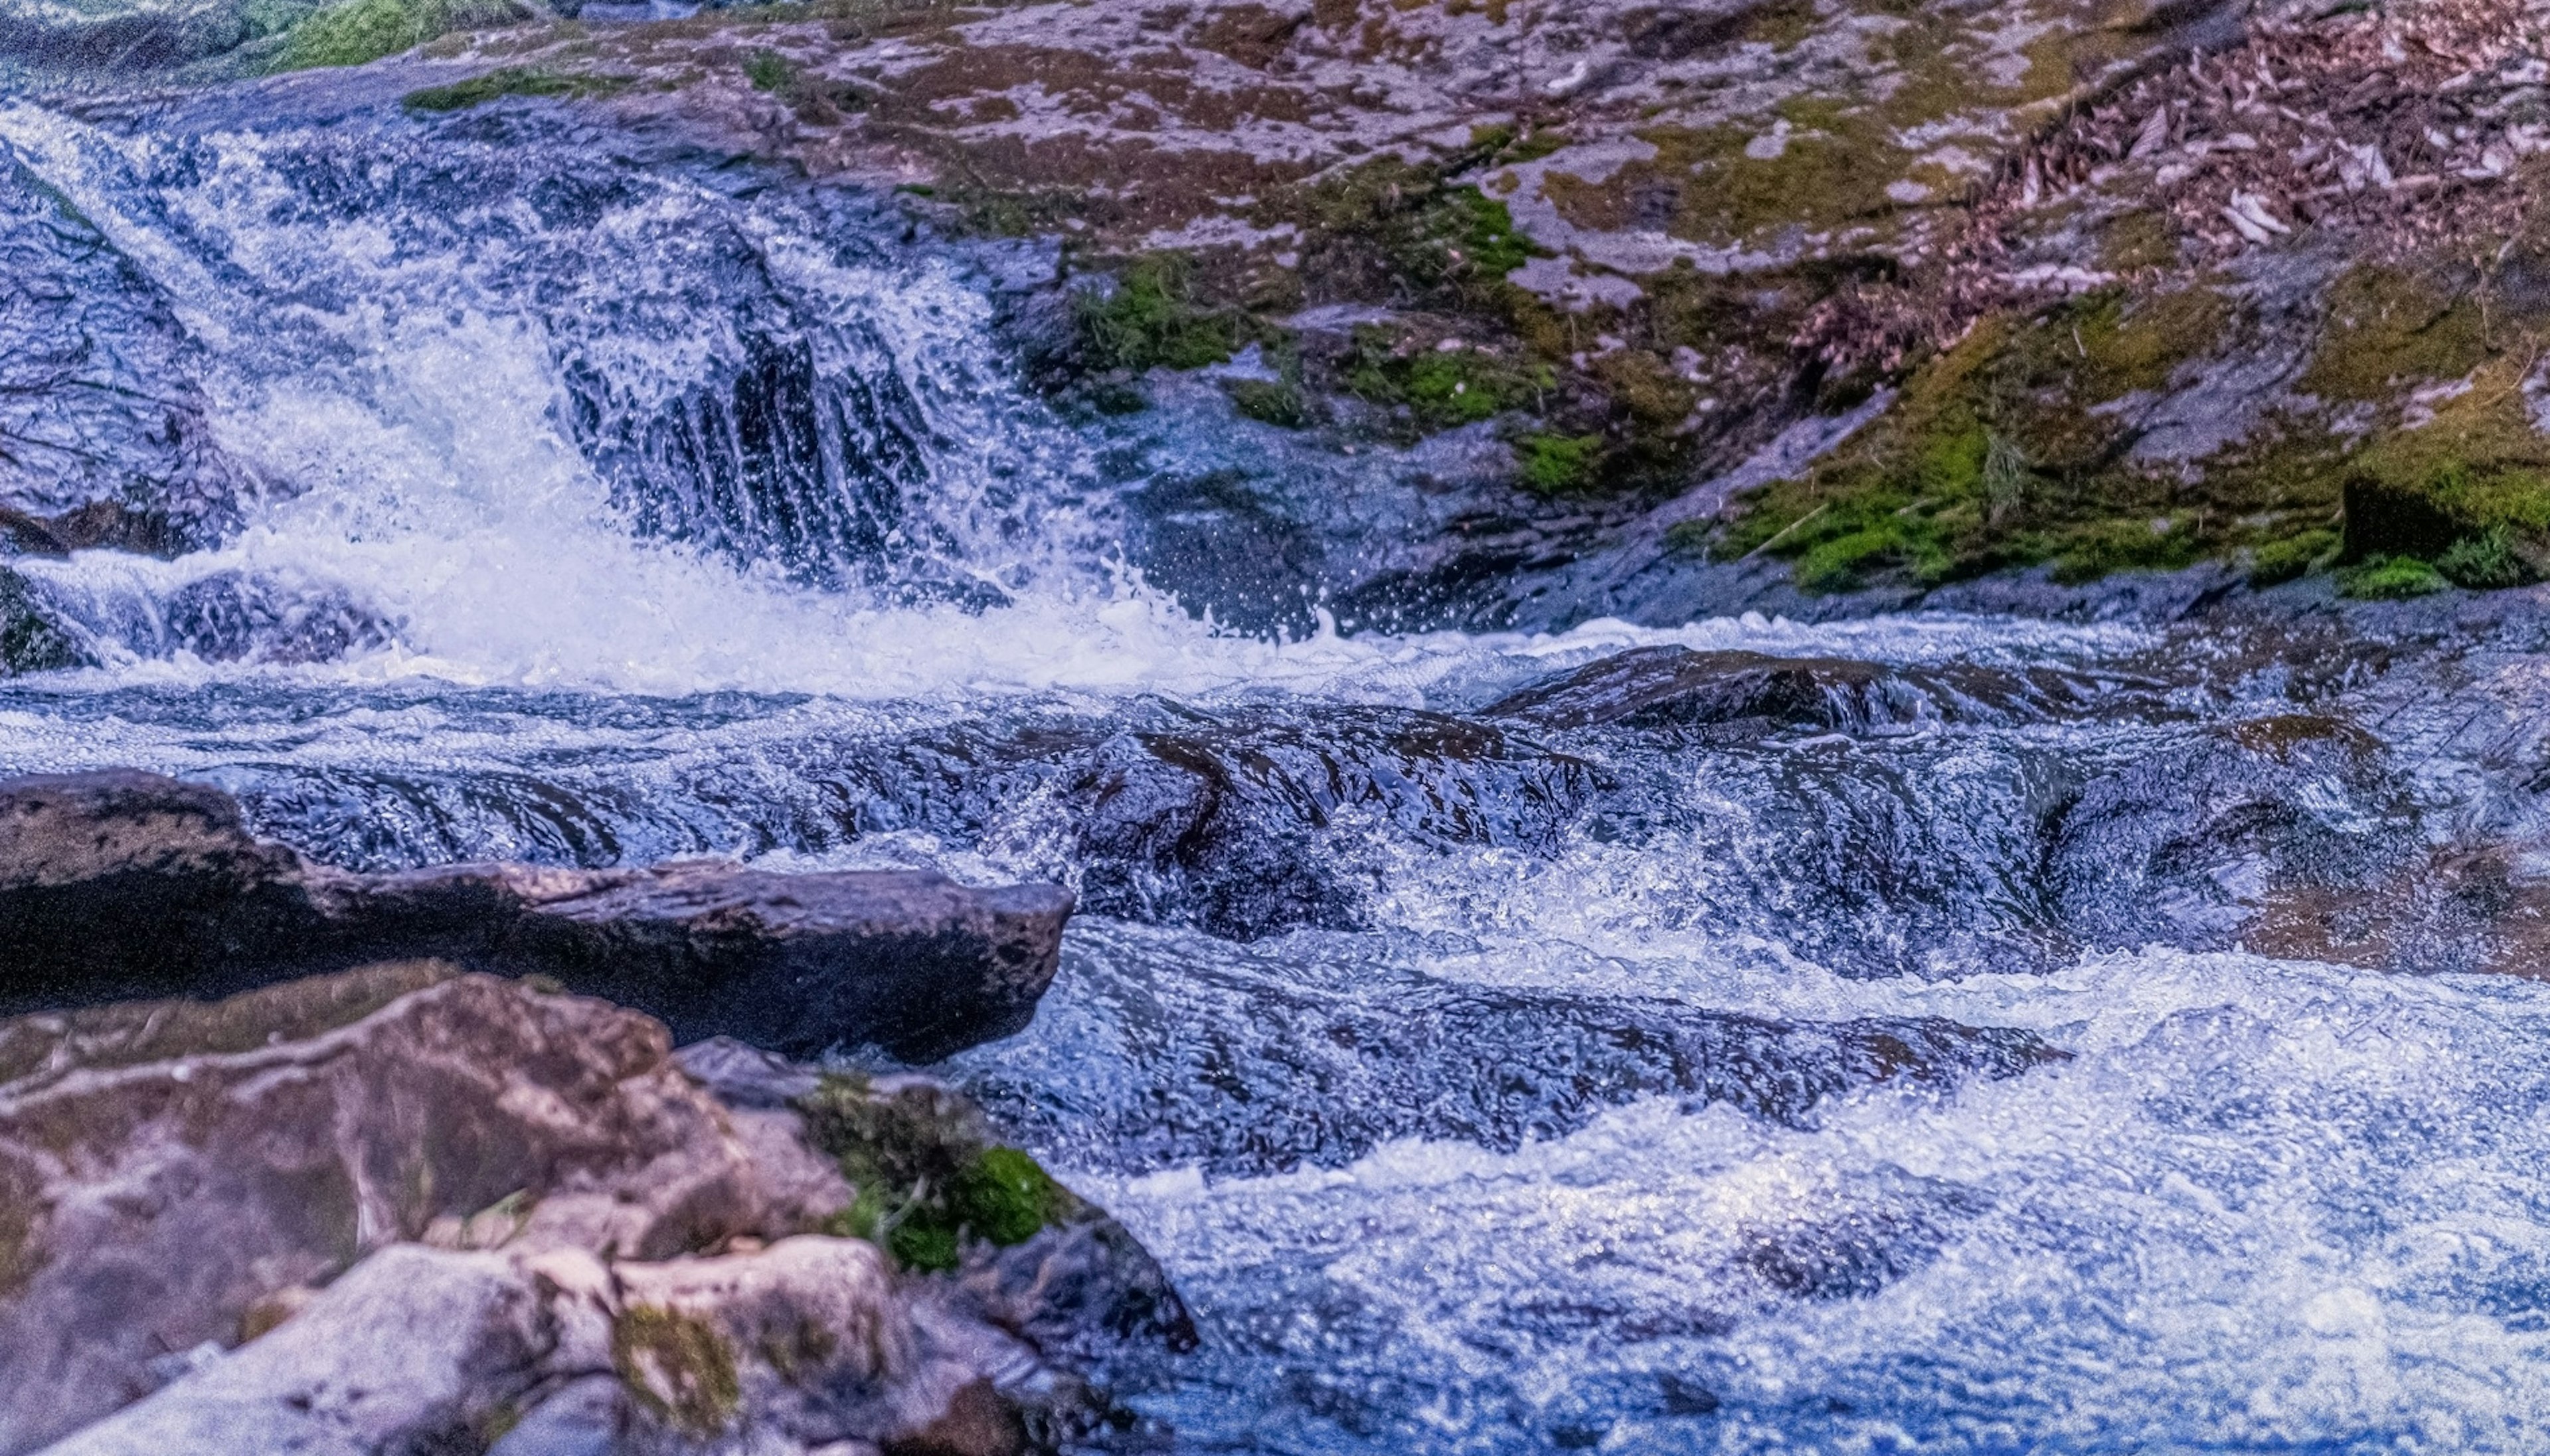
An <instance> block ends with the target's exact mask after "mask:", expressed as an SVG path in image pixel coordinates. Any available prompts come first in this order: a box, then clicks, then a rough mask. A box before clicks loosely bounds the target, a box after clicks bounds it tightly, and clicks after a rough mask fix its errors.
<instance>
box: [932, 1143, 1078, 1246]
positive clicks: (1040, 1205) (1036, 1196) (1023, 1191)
mask: <svg viewBox="0 0 2550 1456" xmlns="http://www.w3.org/2000/svg"><path fill="white" fill-rule="evenodd" d="M948 1206H949V1211H950V1213H952V1214H953V1215H954V1217H955V1221H956V1223H957V1225H958V1226H960V1227H962V1228H965V1229H967V1230H968V1231H970V1232H972V1233H974V1234H975V1235H976V1236H978V1237H981V1238H987V1239H990V1240H991V1241H992V1242H994V1243H996V1244H1000V1245H1002V1246H1004V1247H1007V1246H1008V1245H1010V1244H1017V1243H1025V1242H1027V1241H1028V1240H1029V1239H1030V1238H1033V1237H1034V1236H1035V1234H1036V1232H1037V1230H1039V1229H1041V1228H1043V1227H1044V1226H1045V1225H1046V1224H1047V1223H1050V1222H1052V1221H1053V1220H1054V1218H1055V1216H1056V1215H1057V1214H1058V1213H1060V1212H1061V1211H1062V1197H1061V1189H1060V1188H1059V1187H1058V1186H1057V1185H1056V1184H1055V1183H1054V1181H1053V1179H1052V1178H1051V1177H1050V1176H1048V1175H1047V1174H1046V1172H1045V1171H1044V1169H1042V1168H1040V1167H1038V1166H1037V1165H1036V1160H1035V1159H1033V1158H1031V1157H1029V1156H1028V1155H1027V1154H1026V1153H1023V1152H1021V1151H1019V1150H1018V1149H1017V1148H1014V1147H987V1148H985V1149H983V1151H982V1152H981V1153H980V1154H978V1155H977V1156H976V1157H975V1159H974V1161H973V1162H972V1163H971V1164H969V1165H967V1166H966V1168H965V1169H964V1170H963V1171H961V1172H960V1173H958V1174H957V1176H956V1183H955V1187H954V1188H953V1189H951V1190H950V1192H949V1197H948Z"/></svg>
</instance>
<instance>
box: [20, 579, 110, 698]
mask: <svg viewBox="0 0 2550 1456" xmlns="http://www.w3.org/2000/svg"><path fill="white" fill-rule="evenodd" d="M92 665H93V664H92V662H91V661H90V659H89V655H88V653H87V652H86V651H84V650H82V649H81V647H80V644H79V641H78V639H77V638H75V637H73V636H72V635H71V634H70V632H69V631H67V630H66V629H64V628H63V627H62V625H61V624H60V623H59V622H58V621H56V620H55V619H54V618H53V616H52V614H51V613H50V612H49V611H47V610H46V608H45V606H44V604H43V603H42V602H40V601H38V600H37V598H36V596H35V594H34V593H33V592H31V591H29V590H28V588H27V579H26V578H25V577H23V576H20V575H19V574H18V573H16V572H14V571H11V570H10V569H8V568H7V567H5V566H0V677H13V676H15V675H17V674H19V673H22V672H55V671H59V670H61V669H63V668H69V667H88V666H92Z"/></svg>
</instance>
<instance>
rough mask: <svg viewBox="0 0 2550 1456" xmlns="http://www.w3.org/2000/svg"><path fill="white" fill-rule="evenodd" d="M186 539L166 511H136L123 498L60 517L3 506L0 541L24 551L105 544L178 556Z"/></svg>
mask: <svg viewBox="0 0 2550 1456" xmlns="http://www.w3.org/2000/svg"><path fill="white" fill-rule="evenodd" d="M187 544H188V541H187V536H186V533H185V532H184V531H183V530H182V529H181V528H180V527H179V526H178V525H177V523H176V522H174V521H171V520H170V519H169V518H168V517H167V516H166V515H165V514H164V513H162V512H159V511H153V510H137V509H135V508H133V507H130V506H127V505H125V504H124V503H123V502H121V501H90V502H88V503H87V504H86V505H82V506H77V507H74V508H72V509H71V510H68V511H64V512H62V513H61V514H60V515H58V516H39V515H36V514H34V513H32V512H27V511H20V510H15V509H12V508H11V507H9V506H7V505H0V546H5V548H6V549H7V550H9V551H12V552H16V553H19V554H22V555H39V556H62V555H68V554H69V553H71V552H72V551H91V550H100V549H104V550H115V551H133V552H136V553H138V554H141V555H145V556H174V555H176V554H177V553H178V552H180V551H182V550H184V549H185V548H186V546H187Z"/></svg>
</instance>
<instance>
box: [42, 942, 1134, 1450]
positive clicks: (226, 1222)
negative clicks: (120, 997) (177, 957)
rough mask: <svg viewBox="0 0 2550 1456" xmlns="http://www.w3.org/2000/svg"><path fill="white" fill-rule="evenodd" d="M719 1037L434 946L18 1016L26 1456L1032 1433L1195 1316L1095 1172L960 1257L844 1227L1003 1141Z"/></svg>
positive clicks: (800, 1442) (1015, 1441)
mask: <svg viewBox="0 0 2550 1456" xmlns="http://www.w3.org/2000/svg"><path fill="white" fill-rule="evenodd" d="M686 1060H688V1059H676V1058H675V1056H674V1055H673V1053H672V1052H671V1049H670V1038H669V1037H668V1036H667V1035H666V1034H665V1029H664V1027H663V1025H662V1023H660V1022H658V1021H655V1020H653V1019H648V1018H646V1017H642V1016H639V1015H638V1014H636V1013H633V1012H628V1011H624V1010H621V1009H619V1008H616V1007H612V1006H609V1005H606V1004H604V1003H601V1002H597V1001H592V1000H588V999H584V998H578V997H569V996H561V995H554V994H548V993H544V992H539V991H536V990H533V989H531V988H530V987H528V986H526V985H523V984H521V983H514V982H504V981H499V980H495V979H492V978H490V977H486V976H483V975H476V974H468V973H462V972H458V971H456V970H454V969H453V968H451V967H449V966H446V965H439V964H434V963H422V962H406V963H396V964H387V965H379V966H372V967H366V968H362V969H359V970H355V971H351V972H346V973H343V974H340V975H337V976H332V977H323V978H317V979H313V980H305V981H299V982H293V983H289V984H286V985H282V986H275V987H269V988H265V989H263V990H259V991H254V992H250V993H247V994H245V995H244V996H241V997H239V998H235V999H233V1000H231V1001H228V1002H223V1003H218V1004H210V1005H207V1004H201V1003H186V1002H179V1003H161V1004H155V1005H152V1004H146V1005H127V1006H116V1007H108V1008H98V1009H92V1010H88V1011H79V1012H69V1013H55V1014H48V1015H44V1016H38V1017H30V1018H21V1019H16V1020H11V1021H0V1192H5V1194H6V1197H5V1198H0V1388H5V1389H7V1390H9V1391H10V1392H11V1393H12V1394H11V1399H10V1400H9V1401H8V1402H6V1403H0V1451H5V1452H19V1451H26V1450H31V1449H34V1448H36V1447H37V1446H40V1445H42V1444H43V1443H44V1442H46V1441H48V1440H50V1439H53V1438H56V1437H61V1436H64V1435H66V1434H67V1433H69V1432H71V1431H72V1430H74V1429H75V1428H79V1427H82V1426H83V1425H85V1426H86V1428H85V1429H81V1430H80V1431H79V1433H78V1434H76V1435H72V1436H70V1437H69V1439H68V1440H67V1441H65V1442H64V1443H63V1444H62V1445H60V1446H59V1447H58V1448H57V1449H60V1450H64V1451H79V1452H110V1451H115V1452H124V1451H130V1452H143V1451H155V1452H167V1451H197V1450H202V1451H210V1450H248V1449H253V1450H309V1451H346V1452H357V1451H359V1452H386V1451H416V1450H427V1449H434V1450H441V1449H465V1450H480V1449H485V1448H486V1446H487V1443H488V1442H489V1441H491V1440H494V1439H495V1438H496V1437H497V1436H499V1435H500V1434H502V1433H503V1431H504V1430H505V1429H506V1428H507V1427H508V1426H514V1425H516V1424H517V1423H518V1422H519V1424H520V1426H522V1427H527V1428H529V1430H530V1432H531V1434H529V1435H525V1436H523V1437H521V1438H518V1439H516V1440H515V1441H514V1444H513V1445H511V1446H502V1447H499V1449H504V1450H509V1451H526V1450H536V1449H609V1450H621V1451H667V1452H670V1451H694V1450H711V1449H715V1450H732V1449H738V1446H737V1444H736V1443H738V1442H741V1443H742V1444H743V1445H744V1446H748V1447H749V1448H750V1449H754V1450H774V1451H796V1450H804V1449H809V1448H813V1447H817V1446H822V1445H824V1444H826V1443H828V1442H834V1441H840V1440H852V1441H868V1442H881V1443H884V1444H885V1445H886V1446H887V1447H888V1448H889V1449H892V1448H894V1447H895V1444H896V1443H897V1442H898V1441H911V1442H920V1443H922V1445H919V1446H915V1447H914V1449H921V1448H923V1446H926V1444H927V1442H928V1441H929V1440H930V1439H932V1437H931V1436H930V1434H929V1433H930V1432H931V1431H932V1430H934V1429H941V1428H960V1427H961V1428H971V1429H975V1430H976V1431H977V1433H978V1434H979V1433H980V1432H981V1431H984V1430H989V1431H992V1432H994V1433H996V1434H997V1433H1001V1432H1006V1433H1008V1434H1007V1438H1006V1440H1005V1441H991V1442H984V1443H978V1444H975V1445H970V1446H967V1445H958V1446H955V1447H952V1449H961V1450H967V1451H983V1452H986V1453H993V1452H1004V1451H1014V1450H1019V1449H1023V1448H1024V1443H1025V1440H1026V1436H1027V1432H1028V1427H1027V1425H1026V1424H1024V1423H1023V1414H1032V1415H1035V1417H1036V1418H1037V1419H1038V1420H1040V1421H1045V1422H1048V1423H1049V1422H1050V1421H1051V1420H1055V1419H1067V1418H1071V1416H1072V1411H1073V1410H1074V1409H1076V1408H1082V1407H1085V1406H1086V1398H1084V1397H1082V1396H1080V1395H1077V1394H1074V1393H1075V1392H1077V1391H1079V1390H1080V1389H1081V1387H1080V1385H1079V1384H1077V1382H1079V1381H1080V1380H1081V1378H1082V1373H1083V1372H1084V1371H1085V1370H1086V1369H1088V1368H1089V1367H1088V1366H1087V1365H1086V1364H1085V1363H1083V1362H1085V1361H1087V1360H1088V1359H1090V1358H1091V1357H1092V1356H1093V1354H1095V1353H1103V1351H1104V1350H1105V1349H1106V1348H1108V1347H1109V1346H1110V1345H1111V1343H1113V1342H1121V1341H1123V1340H1125V1339H1126V1338H1128V1337H1137V1338H1140V1339H1143V1340H1146V1341H1148V1342H1150V1343H1152V1344H1154V1345H1156V1344H1158V1343H1159V1342H1161V1341H1162V1340H1163V1339H1166V1340H1169V1341H1171V1342H1174V1341H1175V1340H1177V1339H1178V1338H1180V1337H1182V1333H1183V1329H1184V1316H1183V1314H1182V1313H1180V1312H1179V1310H1178V1307H1177V1303H1176V1296H1175V1295H1174V1294H1173V1293H1171V1292H1170V1291H1169V1290H1168V1288H1167V1286H1166V1284H1165V1283H1164V1282H1163V1281H1162V1280H1161V1279H1160V1277H1159V1274H1158V1271H1157V1269H1156V1268H1155V1267H1154V1266H1152V1265H1151V1264H1150V1263H1149V1261H1148V1259H1147V1258H1146V1257H1145V1256H1143V1255H1142V1254H1141V1252H1140V1250H1139V1248H1138V1247H1137V1246H1135V1245H1133V1244H1132V1242H1131V1241H1130V1240H1129V1239H1128V1238H1127V1237H1126V1236H1125V1235H1124V1234H1123V1231H1122V1230H1121V1229H1119V1228H1117V1227H1116V1225H1114V1224H1113V1223H1112V1222H1111V1221H1109V1220H1107V1219H1106V1218H1105V1216H1104V1215H1103V1214H1102V1213H1098V1212H1097V1211H1095V1210H1092V1209H1090V1208H1088V1206H1086V1205H1083V1204H1080V1203H1078V1202H1077V1201H1076V1200H1071V1199H1069V1198H1068V1196H1067V1195H1062V1194H1060V1193H1059V1192H1058V1191H1057V1192H1056V1193H1055V1194H1054V1195H1053V1196H1052V1197H1051V1198H1050V1199H1048V1200H1047V1202H1046V1203H1044V1204H1043V1205H1041V1206H1040V1207H1039V1208H1038V1209H1037V1210H1036V1211H1035V1213H1033V1215H1032V1216H1031V1217H1030V1218H1029V1219H1028V1221H1027V1223H1026V1224H1024V1225H1021V1226H1015V1227H992V1228H989V1229H985V1228H974V1227H969V1226H966V1225H963V1224H960V1225H958V1226H957V1227H955V1228H953V1229H952V1230H951V1231H950V1235H949V1236H950V1238H951V1239H952V1240H953V1242H951V1243H950V1245H949V1248H948V1253H947V1256H946V1258H945V1259H944V1260H943V1261H939V1262H935V1263H933V1264H932V1265H930V1266H929V1267H932V1268H944V1269H945V1270H946V1273H945V1274H944V1275H927V1274H923V1273H918V1272H915V1273H902V1274H899V1273H897V1272H896V1267H895V1264H896V1261H895V1260H893V1259H891V1258H889V1257H888V1256H887V1255H886V1254H885V1253H884V1252H882V1251H881V1250H880V1249H879V1248H878V1246H876V1245H875V1244H872V1243H869V1242H866V1241H864V1240H862V1239H857V1238H849V1237H842V1236H838V1233H837V1230H838V1229H839V1228H840V1226H841V1224H840V1220H841V1219H842V1218H843V1217H845V1216H847V1215H848V1213H850V1212H853V1211H854V1210H855V1208H856V1207H857V1205H855V1204H854V1200H858V1199H862V1198H867V1199H879V1198H881V1199H888V1200H892V1199H896V1198H909V1197H913V1196H916V1195H915V1193H914V1191H913V1190H909V1189H904V1188H899V1187H894V1186H890V1184H889V1183H888V1182H887V1181H886V1179H885V1177H884V1176H883V1174H884V1170H888V1169H890V1168H892V1167H894V1166H896V1165H897V1163H898V1160H902V1161H907V1162H908V1161H910V1160H912V1159H915V1158H928V1157H936V1158H942V1159H945V1158H954V1159H957V1160H958V1161H959V1162H960V1163H961V1162H962V1161H963V1160H965V1159H973V1160H976V1161H979V1160H980V1159H981V1158H982V1157H983V1156H984V1154H983V1152H982V1149H981V1145H980V1144H979V1143H976V1142H970V1141H965V1140H963V1139H964V1138H965V1137H972V1136H976V1135H978V1131H979V1129H978V1128H976V1127H974V1126H973V1124H968V1123H965V1122H964V1121H963V1120H962V1119H961V1118H953V1117H952V1116H951V1117H942V1118H940V1119H939V1120H937V1121H933V1122H929V1123H926V1124H925V1123H919V1122H914V1121H910V1120H908V1119H899V1118H898V1117H897V1116H894V1114H895V1113H896V1112H897V1111H898V1109H899V1108H900V1106H901V1104H898V1103H897V1102H896V1101H895V1098H896V1097H899V1096H909V1095H911V1094H910V1093H909V1092H908V1091H907V1092H904V1093H896V1094H886V1093H870V1092H867V1091H864V1090H861V1089H859V1088H857V1087H854V1086H851V1085H849V1084H845V1083H837V1082H833V1083H827V1082H823V1081H821V1080H819V1079H818V1078H816V1077H814V1076H813V1075H811V1074H808V1073H803V1072H799V1071H797V1070H796V1069H793V1068H790V1067H788V1066H787V1065H786V1064H784V1063H781V1062H778V1061H777V1060H776V1059H774V1058H771V1057H769V1056H768V1055H767V1054H764V1053H756V1052H753V1051H751V1050H749V1049H748V1048H742V1047H740V1046H736V1045H733V1044H710V1045H708V1046H705V1047H703V1048H700V1049H699V1054H698V1055H697V1057H696V1062H697V1064H698V1065H699V1067H700V1068H701V1073H700V1074H694V1073H693V1072H692V1071H691V1070H690V1069H689V1066H688V1065H687V1064H686ZM721 1089H722V1090H723V1093H724V1094H731V1095H732V1096H733V1100H732V1101H730V1100H729V1097H728V1096H727V1095H722V1092H721ZM818 1093H820V1094H821V1097H820V1102H819V1100H818V1099H817V1097H816V1094H818ZM931 1096H932V1098H933V1099H937V1100H940V1101H944V1100H945V1099H946V1098H947V1097H948V1096H949V1095H948V1094H944V1093H941V1092H932V1094H931ZM818 1106H820V1108H821V1109H822V1112H821V1114H820V1116H818V1115H815V1114H810V1113H809V1112H807V1111H804V1109H807V1108H814V1107H818ZM845 1110H846V1111H845ZM861 1113H866V1114H867V1115H866V1116H859V1114H861ZM845 1129H846V1130H845ZM951 1129H953V1131H954V1132H956V1133H961V1136H955V1137H953V1140H951ZM1011 1156H1012V1157H1013V1158H1014V1159H1015V1158H1016V1156H1017V1155H1011ZM1004 1166H1007V1165H1004ZM1026 1166H1028V1167H1030V1168H1031V1167H1032V1165H1031V1164H1030V1165H1026ZM852 1169H857V1170H859V1172H860V1177H859V1179H858V1180H856V1181H855V1182H853V1181H845V1178H844V1173H845V1172H848V1171H850V1170H852ZM1035 1177H1037V1178H1041V1174H1036V1175H1035ZM986 1221H989V1220H986ZM827 1230H835V1231H834V1232H827ZM349 1271H350V1272H349ZM278 1326H279V1327H278ZM268 1331H271V1332H268ZM232 1346H237V1347H238V1348H237V1349H236V1350H235V1351H233V1352H229V1353H226V1352H225V1351H226V1349H227V1348H228V1347H232ZM1056 1362H1060V1363H1056ZM163 1382H164V1383H165V1385H164V1388H163V1389H160V1390H158V1391H157V1392H156V1394H152V1393H151V1392H152V1387H154V1386H159V1385H161V1384H162V1383H163ZM145 1398H147V1399H145ZM137 1401H138V1404H129V1403H135V1402H137ZM1075 1402H1078V1403H1080V1405H1079V1406H1077V1407H1076V1406H1075V1405H1074V1403H1075ZM553 1403H563V1404H559V1405H558V1407H557V1408H556V1409H555V1410H551V1409H549V1408H548V1407H550V1406H551V1405H552V1404H553ZM118 1407H124V1408H123V1409H122V1410H121V1412H120V1413H114V1414H110V1412H116V1411H117V1410H118ZM100 1417H106V1418H104V1419H102V1420H101V1419H100ZM89 1422H96V1423H94V1424H89ZM951 1422H952V1425H951ZM542 1429H547V1430H549V1431H550V1432H551V1434H552V1435H553V1436H554V1437H555V1438H556V1439H557V1440H560V1441H563V1440H565V1439H567V1438H568V1437H569V1436H572V1435H575V1434H576V1433H578V1432H581V1433H582V1434H583V1435H584V1436H586V1437H589V1438H592V1439H598V1440H601V1441H604V1442H605V1444H603V1445H600V1446H588V1447H574V1446H569V1445H550V1446H542V1445H541V1444H539V1443H538V1442H536V1441H534V1440H533V1436H534V1435H537V1434H538V1433H539V1431H540V1430H542Z"/></svg>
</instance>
